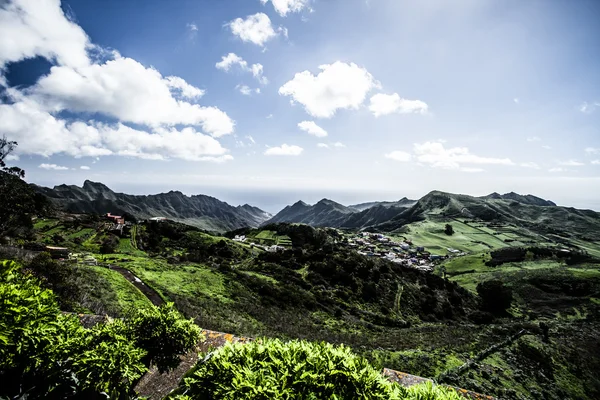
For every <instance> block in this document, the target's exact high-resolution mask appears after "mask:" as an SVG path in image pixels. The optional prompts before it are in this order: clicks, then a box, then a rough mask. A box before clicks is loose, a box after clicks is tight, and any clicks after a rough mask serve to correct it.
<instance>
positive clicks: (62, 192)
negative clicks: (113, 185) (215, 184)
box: [33, 180, 271, 232]
mask: <svg viewBox="0 0 600 400" xmlns="http://www.w3.org/2000/svg"><path fill="white" fill-rule="evenodd" d="M33 187H34V188H35V189H36V190H37V191H38V192H40V193H42V194H44V195H45V196H47V197H48V198H49V199H50V200H51V201H52V203H54V205H55V206H57V207H58V208H60V209H62V210H65V211H68V212H73V213H95V214H105V213H108V212H110V213H113V214H123V213H129V214H131V215H133V216H134V217H136V218H138V219H146V218H152V217H165V218H169V219H172V220H176V221H183V222H185V223H187V224H189V225H193V226H197V227H199V228H202V229H206V230H210V231H218V232H219V231H220V232H222V231H227V230H231V229H236V228H241V227H244V226H258V225H260V224H261V223H263V222H264V221H265V220H267V219H268V218H270V216H271V215H270V214H268V213H267V212H265V211H263V210H261V209H259V208H257V207H253V206H250V205H248V204H245V205H243V206H238V207H233V206H231V205H229V204H227V203H225V202H222V201H220V200H218V199H216V198H214V197H210V196H205V195H194V196H186V195H184V194H183V193H181V192H178V191H170V192H168V193H160V194H155V195H144V196H142V195H130V194H124V193H115V192H114V191H112V190H111V189H109V188H108V187H107V186H106V185H104V184H102V183H98V182H91V181H89V180H86V181H85V182H84V183H83V186H82V187H79V186H75V185H59V186H55V187H54V188H52V189H50V188H46V187H41V186H36V185H33Z"/></svg>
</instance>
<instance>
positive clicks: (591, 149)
mask: <svg viewBox="0 0 600 400" xmlns="http://www.w3.org/2000/svg"><path fill="white" fill-rule="evenodd" d="M585 152H586V154H600V147H586V148H585Z"/></svg>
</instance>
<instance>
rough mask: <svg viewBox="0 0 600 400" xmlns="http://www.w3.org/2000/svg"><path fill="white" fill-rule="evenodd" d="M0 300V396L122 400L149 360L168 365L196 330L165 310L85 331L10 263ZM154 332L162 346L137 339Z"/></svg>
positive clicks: (1, 278)
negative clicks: (112, 399)
mask: <svg viewBox="0 0 600 400" xmlns="http://www.w3.org/2000/svg"><path fill="white" fill-rule="evenodd" d="M0 303H1V304H3V307H2V308H1V309H0V378H1V380H2V382H3V385H2V386H1V387H0V397H4V396H8V397H9V398H75V397H79V398H100V397H102V396H106V395H109V396H110V397H111V398H113V397H115V398H119V397H123V396H129V395H130V394H132V386H133V384H134V382H135V381H136V380H137V379H138V378H140V377H141V375H142V373H143V372H144V371H145V370H147V368H148V367H149V365H150V362H156V363H157V364H158V365H159V366H161V367H162V368H165V369H170V368H173V366H174V363H173V362H172V357H177V356H178V355H179V354H182V353H185V352H186V351H188V350H189V349H191V348H192V347H193V345H194V344H195V343H196V341H197V340H198V338H199V329H198V328H197V327H194V326H193V325H192V324H191V322H190V321H185V320H181V317H179V316H178V315H176V314H175V313H174V310H173V309H172V306H167V307H164V308H160V309H153V310H151V311H141V312H139V313H138V314H134V315H133V316H132V318H131V319H126V320H124V321H120V320H115V321H112V322H108V323H103V324H99V325H96V326H94V327H93V328H91V329H85V328H83V326H82V325H81V323H80V322H79V320H78V319H77V318H76V317H74V316H72V315H67V314H62V313H60V310H59V308H58V303H57V302H56V299H55V296H54V294H53V293H52V292H51V291H50V290H47V289H42V288H41V287H40V286H39V281H38V280H37V279H35V278H34V277H33V276H31V275H29V274H28V273H27V272H25V273H23V272H21V271H20V267H19V265H18V264H16V263H14V262H12V261H5V262H3V263H2V264H1V266H0ZM165 333H166V334H165ZM159 335H162V336H161V343H163V345H162V347H157V346H156V342H155V340H152V339H150V340H140V338H141V337H143V338H156V337H157V336H159ZM166 352H168V354H166Z"/></svg>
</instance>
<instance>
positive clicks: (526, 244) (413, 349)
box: [5, 183, 600, 399]
mask: <svg viewBox="0 0 600 400" xmlns="http://www.w3.org/2000/svg"><path fill="white" fill-rule="evenodd" d="M100 185H101V184H91V183H86V184H84V188H85V191H86V193H87V194H86V196H88V197H87V198H85V199H84V198H79V197H78V198H77V200H74V202H73V201H72V199H71V200H65V199H62V200H57V197H56V196H55V197H50V200H51V201H52V202H53V204H54V207H56V208H55V211H53V212H52V213H50V214H48V215H46V216H38V217H37V218H34V220H33V223H32V226H31V231H29V234H28V236H26V237H27V239H26V240H25V239H19V240H20V241H12V242H11V243H9V246H8V247H5V250H6V248H17V247H18V248H22V249H23V251H28V252H31V253H32V255H35V254H44V253H43V251H50V252H51V253H52V254H54V255H55V257H56V258H63V260H62V261H60V263H62V264H64V265H65V267H66V268H67V269H66V270H65V272H64V273H65V274H66V275H65V276H64V277H63V278H61V279H60V280H59V282H58V283H53V284H52V285H51V286H50V287H51V288H52V289H53V290H54V291H55V292H56V293H57V295H58V299H59V303H60V305H61V308H62V309H64V310H66V311H70V312H77V313H83V314H86V313H89V314H93V315H98V314H100V315H102V314H107V315H110V316H113V317H124V316H127V315H129V313H130V312H131V310H132V309H140V308H144V307H148V306H149V305H150V304H152V303H154V304H162V303H169V302H172V303H174V305H175V307H176V308H177V309H178V310H179V311H180V312H181V313H183V315H185V316H186V317H188V318H192V319H193V320H194V322H195V323H196V324H197V325H198V326H200V327H202V328H203V329H206V330H208V331H217V332H227V333H228V334H231V335H235V336H236V337H250V338H257V337H270V338H279V339H283V340H292V339H304V340H309V341H325V342H328V343H333V344H340V343H344V344H345V345H347V346H350V347H351V348H352V349H353V350H354V351H355V352H357V353H358V354H360V355H361V356H362V357H365V358H366V359H367V360H369V362H370V363H371V364H372V365H373V366H374V367H376V368H378V369H380V370H382V369H383V368H389V369H392V370H396V371H402V372H405V373H409V374H414V375H418V376H421V377H425V378H431V379H434V380H435V381H436V382H439V383H444V384H449V385H451V386H455V387H460V388H464V389H468V390H472V391H474V392H479V393H484V394H487V395H491V396H495V397H497V398H506V399H528V398H536V397H539V398H549V399H554V398H556V399H559V398H565V397H567V398H590V399H591V398H594V397H595V396H596V394H597V393H600V382H599V381H598V380H597V377H595V375H594V373H593V371H594V370H595V369H596V368H598V367H599V365H598V360H600V354H599V353H598V352H597V351H596V350H594V349H597V348H598V346H599V345H600V343H599V339H598V336H597V334H596V333H595V332H596V331H595V329H597V327H598V326H599V323H600V320H599V319H598V317H599V313H600V300H599V299H600V260H599V256H600V245H599V243H598V242H597V241H594V240H593V239H594V237H593V234H592V233H593V232H594V231H596V229H597V227H598V226H599V225H598V223H599V221H600V218H599V216H598V214H597V213H594V212H592V211H582V210H575V209H568V208H564V207H558V206H555V205H553V203H552V204H551V202H547V201H545V200H541V199H538V198H535V197H533V196H521V197H516V196H518V195H514V194H512V195H510V194H508V195H504V196H505V197H506V198H504V197H502V196H500V195H498V196H488V197H486V198H473V197H470V196H463V195H452V194H447V193H441V192H432V193H430V194H428V195H426V196H425V197H423V198H422V199H419V200H417V201H412V200H404V199H403V200H401V201H400V202H399V203H402V206H398V204H397V203H391V204H390V203H383V204H379V203H370V204H366V205H358V206H351V207H345V206H341V205H339V204H338V203H335V202H332V201H322V202H319V203H318V204H316V205H315V206H308V205H306V204H304V203H296V204H295V205H293V206H290V207H289V208H286V209H284V210H283V211H282V212H280V213H278V214H277V215H275V216H274V217H273V218H272V219H271V220H266V219H264V220H262V222H260V223H258V221H257V220H255V221H254V222H252V223H249V222H247V223H246V224H247V225H246V226H245V227H236V226H235V225H233V226H232V227H234V228H235V229H233V230H228V231H227V232H223V233H219V232H216V231H214V230H206V229H200V228H198V227H197V226H193V225H195V222H196V221H197V218H198V215H199V214H198V213H200V212H201V211H194V212H195V213H196V214H194V215H193V216H192V217H191V222H193V223H191V224H184V223H181V222H178V221H184V222H187V219H185V218H179V217H181V216H182V215H184V214H181V213H179V214H178V215H179V217H177V218H170V217H168V216H167V217H164V216H163V215H165V213H167V211H166V210H168V209H170V208H163V209H162V211H161V212H162V213H163V215H157V214H156V213H157V211H145V212H143V213H140V214H137V215H141V216H142V217H137V216H136V215H133V214H129V213H124V214H123V215H124V217H122V216H120V215H119V216H115V215H114V214H116V213H117V211H118V212H119V213H120V212H121V210H122V209H117V211H114V210H112V209H111V208H110V207H111V206H112V205H113V204H120V203H119V202H118V201H117V200H110V198H111V197H112V196H113V194H111V193H112V192H111V191H109V190H107V189H105V187H104V186H103V185H102V186H100ZM35 189H36V190H39V189H38V188H35ZM65 190H67V189H61V190H59V191H62V192H65ZM68 190H69V191H77V190H76V189H72V188H70V189H68ZM94 191H95V192H96V194H91V193H92V192H94ZM42 193H45V192H44V191H42ZM70 196H71V195H68V196H67V195H65V196H64V197H65V198H69V197H70ZM114 196H116V197H118V196H121V195H118V196H117V195H114ZM122 196H125V197H123V198H127V199H129V200H130V201H132V202H133V201H138V199H137V198H135V197H127V196H128V195H122ZM158 196H160V195H158ZM192 198H195V197H192ZM102 199H104V200H102ZM74 204H77V207H80V208H83V209H86V210H87V209H88V207H99V205H102V207H106V208H103V209H102V210H108V211H106V212H107V213H113V214H108V215H103V214H100V213H95V212H86V213H81V212H77V213H74V212H73V207H74ZM87 204H90V205H87ZM131 204H132V206H131V207H133V203H131ZM215 204H218V203H215ZM140 207H142V205H140ZM227 207H230V206H225V208H226V209H227ZM234 209H238V208H234ZM245 209H247V210H248V211H250V210H253V212H254V213H255V214H254V215H258V214H259V213H260V212H261V211H260V210H259V209H257V208H254V207H251V206H248V207H245ZM384 209H385V210H386V211H385V212H386V213H391V214H393V215H391V216H390V217H389V219H388V220H386V221H380V220H377V221H375V220H373V219H371V220H370V221H371V222H376V223H374V224H373V225H369V226H364V227H361V228H349V227H347V225H348V224H349V222H348V221H358V220H362V221H366V220H368V218H365V217H364V216H365V215H367V213H369V212H371V213H372V214H370V215H374V214H377V215H380V216H382V215H384V214H381V213H382V212H383V211H382V210H384ZM153 210H156V209H153ZM290 210H291V211H290ZM372 210H376V211H377V212H376V213H373V211H372ZM509 211H510V213H509ZM104 214H106V213H104ZM166 215H168V214H166ZM215 215H216V214H215ZM225 215H226V217H225V218H226V219H225V220H224V221H230V220H228V219H227V218H229V216H228V215H229V214H225ZM159 216H160V217H161V218H156V217H159ZM388 216H389V215H388ZM284 217H285V218H284ZM201 218H202V217H201ZM211 218H216V217H211ZM121 219H123V220H121ZM286 219H291V221H283V220H286ZM550 219H552V221H550ZM115 221H116V222H115ZM331 221H334V222H335V221H337V222H335V223H333V222H331ZM307 222H310V223H307ZM227 223H229V222H222V223H221V222H219V223H217V225H218V224H227ZM330 223H331V225H334V226H328V225H329V224H330ZM248 225H249V226H248ZM311 225H312V226H311ZM214 226H216V225H214ZM220 226H221V227H223V226H225V225H220ZM204 228H206V226H204ZM597 231H600V230H597ZM5 257H7V256H5ZM36 259H37V257H36V258H34V261H32V263H33V264H32V265H36V261H35V260H36ZM38 262H41V261H38ZM41 265H43V264H41ZM34 268H36V267H34ZM48 282H50V281H48ZM490 282H496V283H497V284H496V283H494V284H490V285H488V284H489V283H490ZM486 285H488V286H489V288H488V287H487V286H486ZM494 285H496V286H494ZM144 288H146V289H147V290H144ZM140 289H142V291H140ZM153 296H156V297H155V298H153ZM486 296H487V297H486ZM489 296H491V297H490V299H492V300H489V299H488V297H489ZM502 296H509V297H507V299H508V302H505V303H501V301H500V299H501V298H502ZM486 299H488V300H486ZM490 301H491V303H489V302H490ZM500 304H504V305H500ZM517 334H519V335H518V337H517V338H516V339H513V340H510V341H508V342H507V340H508V339H509V338H511V337H513V336H515V335H517ZM505 342H506V344H502V343H505ZM501 344H502V345H501ZM494 346H498V349H497V350H496V349H495V350H494V351H492V352H489V350H488V349H489V348H490V347H494ZM574 346H575V347H574ZM584 348H585V349H588V350H587V351H581V350H582V349H584ZM583 365H585V367H584V368H583V369H582V367H581V366H583ZM540 371H544V372H543V373H540Z"/></svg>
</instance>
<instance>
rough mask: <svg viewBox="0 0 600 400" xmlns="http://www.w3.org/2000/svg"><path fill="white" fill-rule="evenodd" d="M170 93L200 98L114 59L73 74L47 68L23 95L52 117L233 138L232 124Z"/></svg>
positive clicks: (175, 81)
mask: <svg viewBox="0 0 600 400" xmlns="http://www.w3.org/2000/svg"><path fill="white" fill-rule="evenodd" d="M172 92H174V93H175V94H178V95H179V96H180V97H184V98H189V97H198V96H200V95H202V93H203V91H202V90H201V89H198V88H196V87H194V86H192V85H189V84H187V83H186V82H185V81H184V80H183V79H181V78H177V77H167V78H163V77H162V76H161V74H160V73H159V72H158V71H157V70H155V69H153V68H146V67H144V66H143V65H142V64H140V63H138V62H137V61H135V60H133V59H131V58H126V57H117V58H116V59H114V60H109V61H107V62H106V63H104V64H93V65H90V66H87V67H82V68H78V69H72V68H69V67H65V66H57V67H52V68H51V70H50V73H49V74H48V75H47V76H44V77H42V78H41V79H40V80H39V81H38V82H37V84H36V85H35V86H33V87H32V88H30V89H28V90H27V92H26V95H28V96H29V97H31V98H32V99H34V100H35V101H36V102H38V103H39V104H40V105H42V106H43V108H45V109H46V110H48V111H52V112H58V111H61V110H69V111H75V112H90V113H101V114H105V115H108V116H112V117H115V118H117V119H119V120H121V121H127V122H133V123H137V124H144V125H148V126H152V127H156V126H161V125H166V126H170V125H176V124H182V125H198V126H201V127H202V128H203V130H204V131H205V132H207V133H209V134H211V135H212V136H215V137H220V136H223V135H227V134H229V133H232V132H233V130H234V125H235V123H234V121H233V120H232V119H231V118H229V116H228V115H227V114H226V113H224V112H223V111H221V110H219V109H218V108H216V107H204V106H200V105H198V104H192V103H188V102H186V101H182V100H179V99H177V98H176V97H174V96H173V94H174V93H172Z"/></svg>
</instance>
